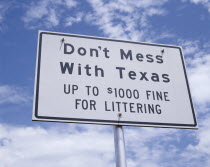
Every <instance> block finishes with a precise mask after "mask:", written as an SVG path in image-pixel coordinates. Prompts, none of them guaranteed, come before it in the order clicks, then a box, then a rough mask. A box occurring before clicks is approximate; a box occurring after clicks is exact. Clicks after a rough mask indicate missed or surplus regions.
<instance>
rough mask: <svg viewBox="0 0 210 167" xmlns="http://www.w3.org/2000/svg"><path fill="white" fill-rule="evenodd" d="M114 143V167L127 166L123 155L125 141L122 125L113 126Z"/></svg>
mask: <svg viewBox="0 0 210 167" xmlns="http://www.w3.org/2000/svg"><path fill="white" fill-rule="evenodd" d="M114 145H115V159H116V167H127V164H126V156H125V141H124V133H123V127H122V126H118V125H116V126H114Z"/></svg>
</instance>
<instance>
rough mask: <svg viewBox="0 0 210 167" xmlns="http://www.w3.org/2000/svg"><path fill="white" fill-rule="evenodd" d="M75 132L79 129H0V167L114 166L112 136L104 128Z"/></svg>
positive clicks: (73, 127)
mask: <svg viewBox="0 0 210 167" xmlns="http://www.w3.org/2000/svg"><path fill="white" fill-rule="evenodd" d="M86 126H88V125H86ZM63 128H65V129H66V128H68V130H65V131H64V130H62V129H63ZM77 128H82V126H63V127H62V125H61V126H60V129H56V128H51V129H44V128H41V127H11V126H9V127H8V126H5V125H0V166H1V167H12V166H21V167H28V166H30V167H42V166H51V167H57V166H60V167H67V166H71V167H80V166H98V167H107V166H114V161H113V158H114V149H113V136H112V134H110V133H109V132H107V131H106V128H97V127H96V128H94V129H93V128H90V129H88V128H85V129H83V130H79V129H77ZM61 130H62V131H61Z"/></svg>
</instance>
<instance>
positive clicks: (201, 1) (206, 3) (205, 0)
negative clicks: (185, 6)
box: [185, 0, 210, 12]
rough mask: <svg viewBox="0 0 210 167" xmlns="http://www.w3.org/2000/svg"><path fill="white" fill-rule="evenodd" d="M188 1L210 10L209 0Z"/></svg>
mask: <svg viewBox="0 0 210 167" xmlns="http://www.w3.org/2000/svg"><path fill="white" fill-rule="evenodd" d="M185 1H186V0H185ZM188 1H189V2H191V3H193V4H199V5H203V7H204V8H207V10H208V12H210V1H209V0H188Z"/></svg>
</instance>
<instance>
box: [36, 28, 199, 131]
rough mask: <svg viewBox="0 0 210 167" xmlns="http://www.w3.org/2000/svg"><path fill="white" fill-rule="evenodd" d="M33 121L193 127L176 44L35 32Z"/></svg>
mask: <svg viewBox="0 0 210 167" xmlns="http://www.w3.org/2000/svg"><path fill="white" fill-rule="evenodd" d="M34 96H35V97H34V111H33V120H42V121H58V122H77V123H96V124H111V125H134V126H153V127H174V128H196V126H197V123H196V118H195V113H194V109H193V104H192V99H191V95H190V90H189V85H188V81H187V76H186V70H185V65H184V60H183V56H182V51H181V48H180V47H177V46H168V45H159V44H150V43H139V42H131V41H123V40H114V39H105V38H99V37H89V36H81V35H72V34H64V33H54V32H45V31H40V32H39V42H38V53H37V67H36V81H35V95H34Z"/></svg>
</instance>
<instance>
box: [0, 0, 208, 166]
mask: <svg viewBox="0 0 210 167" xmlns="http://www.w3.org/2000/svg"><path fill="white" fill-rule="evenodd" d="M209 23H210V1H209V0H177V1H169V0H156V1H152V0H130V1H127V0H116V1H109V0H104V1H101V0H86V1H85V0H82V1H76V0H34V1H33V0H31V1H28V0H18V1H17V0H16V1H15V0H10V1H8V0H0V51H1V54H0V76H1V77H0V167H11V166H21V167H28V166H30V167H35V166H36V167H42V166H50V167H54V166H56V167H57V166H60V167H66V166H72V167H80V166H84V165H85V166H98V167H105V166H106V167H107V166H115V160H114V143H113V127H112V126H99V125H82V124H65V123H49V122H32V121H31V115H32V103H33V87H34V77H35V60H36V49H37V36H38V30H47V31H57V32H65V33H73V34H82V35H91V36H100V37H109V38H114V39H126V40H133V41H140V42H153V43H161V44H171V45H178V46H182V48H183V52H184V55H185V62H186V65H187V73H188V78H189V82H190V87H191V92H192V97H193V102H194V105H195V109H196V115H197V121H198V125H199V130H180V129H164V128H141V127H124V129H125V139H126V150H127V163H128V166H129V167H139V166H144V167H160V166H161V167H186V166H189V167H209V166H210V158H209V157H210V133H209V132H210V123H209V122H210V117H209V116H210V113H209V111H210V87H209V85H210V75H209V74H210V49H209V48H210V31H209V29H210V24H209Z"/></svg>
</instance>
